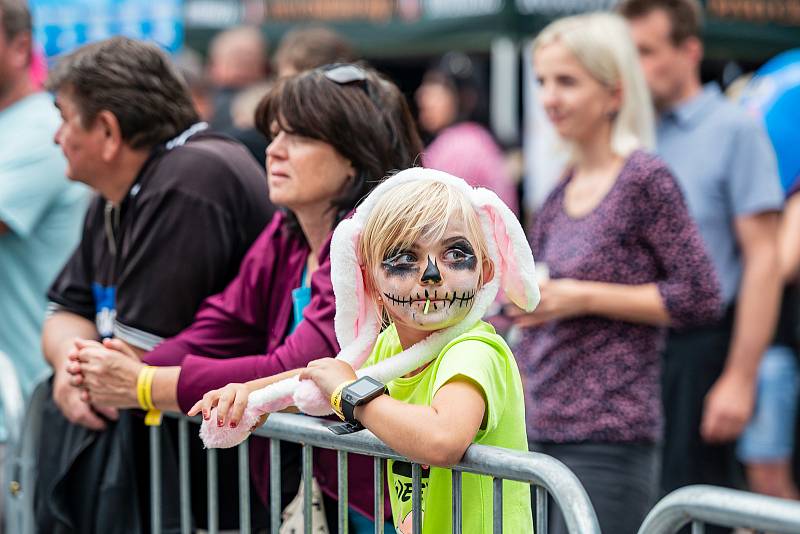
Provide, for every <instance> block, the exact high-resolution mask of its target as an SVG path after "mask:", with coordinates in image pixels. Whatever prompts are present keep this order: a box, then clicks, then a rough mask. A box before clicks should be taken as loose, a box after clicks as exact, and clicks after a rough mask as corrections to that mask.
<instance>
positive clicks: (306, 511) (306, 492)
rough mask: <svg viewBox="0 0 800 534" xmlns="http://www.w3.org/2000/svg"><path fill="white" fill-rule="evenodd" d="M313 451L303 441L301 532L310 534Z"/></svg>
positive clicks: (312, 448)
mask: <svg viewBox="0 0 800 534" xmlns="http://www.w3.org/2000/svg"><path fill="white" fill-rule="evenodd" d="M313 452H314V447H313V446H312V445H309V444H307V443H303V532H305V534H312V529H313V526H314V525H312V523H311V521H312V519H311V504H312V503H311V499H312V497H313V493H312V491H311V490H312V489H313V482H312V469H313V467H314V466H313Z"/></svg>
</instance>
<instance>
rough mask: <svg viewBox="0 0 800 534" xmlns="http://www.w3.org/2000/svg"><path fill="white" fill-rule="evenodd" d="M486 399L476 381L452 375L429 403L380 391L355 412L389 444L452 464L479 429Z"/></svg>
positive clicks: (415, 456)
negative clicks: (394, 397)
mask: <svg viewBox="0 0 800 534" xmlns="http://www.w3.org/2000/svg"><path fill="white" fill-rule="evenodd" d="M485 410H486V405H485V403H484V400H483V395H482V394H481V392H480V390H479V389H478V387H477V386H476V385H475V384H474V383H473V382H471V381H469V380H467V379H454V380H451V381H450V382H448V383H447V384H445V385H444V386H442V387H441V388H439V391H437V392H436V395H434V397H433V401H432V402H431V405H430V406H417V405H414V404H407V403H405V402H401V401H398V400H395V399H393V398H391V397H389V396H388V395H383V396H381V397H378V398H377V399H375V400H373V401H372V402H369V403H367V404H365V405H363V406H357V407H356V409H355V416H356V418H357V419H358V420H359V421H360V422H361V424H362V425H364V426H365V427H367V428H368V429H370V430H371V431H372V433H373V434H375V435H376V436H378V437H379V438H380V439H381V440H382V441H383V442H384V443H386V444H387V445H388V446H389V447H391V448H392V449H394V450H395V451H397V452H398V453H400V454H402V455H403V456H406V457H408V458H409V459H411V460H412V461H416V462H419V463H423V464H432V465H437V466H442V467H446V466H450V465H455V464H457V463H458V462H459V461H460V460H461V458H462V457H463V456H464V452H466V450H467V447H469V445H470V444H471V443H472V440H474V439H475V434H477V433H478V430H479V429H480V426H481V422H482V421H483V415H484V412H485Z"/></svg>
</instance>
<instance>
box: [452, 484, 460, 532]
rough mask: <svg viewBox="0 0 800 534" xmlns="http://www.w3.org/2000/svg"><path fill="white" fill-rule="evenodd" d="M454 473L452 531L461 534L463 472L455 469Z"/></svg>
mask: <svg viewBox="0 0 800 534" xmlns="http://www.w3.org/2000/svg"><path fill="white" fill-rule="evenodd" d="M451 473H452V480H453V490H452V496H453V519H452V526H453V528H452V530H453V534H461V528H462V527H461V471H458V470H457V469H453V471H451Z"/></svg>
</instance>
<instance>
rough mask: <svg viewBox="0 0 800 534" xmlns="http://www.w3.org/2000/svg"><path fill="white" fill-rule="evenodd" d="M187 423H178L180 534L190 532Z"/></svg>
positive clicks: (190, 503) (185, 420)
mask: <svg viewBox="0 0 800 534" xmlns="http://www.w3.org/2000/svg"><path fill="white" fill-rule="evenodd" d="M189 477H190V475H189V421H188V420H187V419H180V420H179V421H178V484H179V490H180V494H181V534H190V532H191V531H192V497H191V493H190V491H191V490H190V489H189V488H190V479H189Z"/></svg>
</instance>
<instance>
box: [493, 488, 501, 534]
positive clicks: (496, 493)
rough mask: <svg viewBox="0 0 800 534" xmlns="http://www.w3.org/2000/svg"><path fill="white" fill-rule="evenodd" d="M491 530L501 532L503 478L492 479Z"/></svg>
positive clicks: (499, 533)
mask: <svg viewBox="0 0 800 534" xmlns="http://www.w3.org/2000/svg"><path fill="white" fill-rule="evenodd" d="M492 486H493V487H492V524H493V528H492V531H493V532H494V534H503V479H502V478H497V477H494V478H493V479H492Z"/></svg>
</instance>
